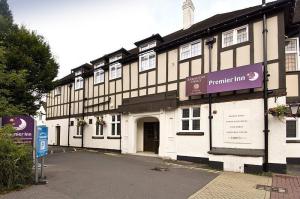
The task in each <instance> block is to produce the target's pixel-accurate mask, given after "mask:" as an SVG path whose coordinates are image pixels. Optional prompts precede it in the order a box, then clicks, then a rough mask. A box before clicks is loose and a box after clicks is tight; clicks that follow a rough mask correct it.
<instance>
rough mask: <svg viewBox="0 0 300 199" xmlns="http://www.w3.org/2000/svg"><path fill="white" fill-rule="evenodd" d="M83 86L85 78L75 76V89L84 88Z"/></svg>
mask: <svg viewBox="0 0 300 199" xmlns="http://www.w3.org/2000/svg"><path fill="white" fill-rule="evenodd" d="M82 88H83V78H82V77H80V76H79V77H76V78H75V90H78V89H82Z"/></svg>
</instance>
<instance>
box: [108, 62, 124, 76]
mask: <svg viewBox="0 0 300 199" xmlns="http://www.w3.org/2000/svg"><path fill="white" fill-rule="evenodd" d="M113 68H114V69H115V72H114V73H113V74H112V69H113ZM118 69H120V74H119V75H118ZM120 77H122V64H121V63H119V62H116V63H113V64H111V65H109V79H110V80H113V79H118V78H120Z"/></svg>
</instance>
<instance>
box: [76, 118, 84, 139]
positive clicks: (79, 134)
mask: <svg viewBox="0 0 300 199" xmlns="http://www.w3.org/2000/svg"><path fill="white" fill-rule="evenodd" d="M78 122H79V119H78V120H77V124H78ZM82 131H83V127H82V126H79V125H77V132H76V135H78V136H82Z"/></svg>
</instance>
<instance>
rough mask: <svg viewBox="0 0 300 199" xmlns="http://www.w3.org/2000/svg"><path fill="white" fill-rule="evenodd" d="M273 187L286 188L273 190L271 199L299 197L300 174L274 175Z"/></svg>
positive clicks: (294, 198)
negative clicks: (282, 190) (281, 190)
mask: <svg viewBox="0 0 300 199" xmlns="http://www.w3.org/2000/svg"><path fill="white" fill-rule="evenodd" d="M272 186H273V187H279V188H284V189H286V191H285V192H281V193H279V192H272V193H271V199H299V198H300V176H288V175H274V176H273V182H272Z"/></svg>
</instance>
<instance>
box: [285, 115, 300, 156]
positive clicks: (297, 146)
mask: <svg viewBox="0 0 300 199" xmlns="http://www.w3.org/2000/svg"><path fill="white" fill-rule="evenodd" d="M289 119H293V120H294V118H289ZM296 120H297V123H296V125H297V137H296V138H286V139H287V140H300V119H299V118H297V119H296ZM286 150H287V152H286V153H287V155H286V156H287V157H288V158H299V157H300V143H286Z"/></svg>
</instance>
